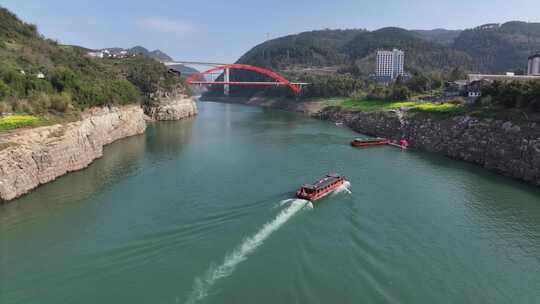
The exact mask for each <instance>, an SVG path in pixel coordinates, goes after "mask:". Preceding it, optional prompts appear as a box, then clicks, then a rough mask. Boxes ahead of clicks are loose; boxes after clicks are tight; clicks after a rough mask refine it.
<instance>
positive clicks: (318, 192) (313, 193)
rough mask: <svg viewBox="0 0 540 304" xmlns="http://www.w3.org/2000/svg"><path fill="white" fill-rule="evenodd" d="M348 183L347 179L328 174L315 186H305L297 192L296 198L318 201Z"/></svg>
mask: <svg viewBox="0 0 540 304" xmlns="http://www.w3.org/2000/svg"><path fill="white" fill-rule="evenodd" d="M345 182H346V179H345V177H343V176H341V175H338V174H328V175H326V176H325V177H324V178H322V179H320V180H318V181H316V182H315V183H313V184H307V185H303V186H302V187H300V189H298V191H296V197H298V198H300V199H305V200H308V201H312V202H314V201H317V200H320V199H321V198H323V197H325V196H327V195H328V194H330V193H332V191H334V190H336V189H337V188H339V187H340V186H342V185H343V184H344V183H345Z"/></svg>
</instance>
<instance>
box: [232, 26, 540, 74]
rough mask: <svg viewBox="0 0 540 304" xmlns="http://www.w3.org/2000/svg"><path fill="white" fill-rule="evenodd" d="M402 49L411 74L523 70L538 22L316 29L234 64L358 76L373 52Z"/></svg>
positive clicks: (538, 46)
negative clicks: (341, 70) (349, 70)
mask: <svg viewBox="0 0 540 304" xmlns="http://www.w3.org/2000/svg"><path fill="white" fill-rule="evenodd" d="M394 47H395V48H401V49H402V50H404V51H405V53H406V68H407V70H409V71H411V72H423V73H430V72H447V71H449V70H452V69H453V68H456V67H460V68H461V69H464V70H467V71H471V72H490V73H501V72H506V71H519V70H524V68H525V67H526V64H527V57H528V56H529V55H530V54H531V53H533V52H535V51H540V23H526V22H520V21H512V22H507V23H504V24H501V25H499V24H493V25H485V26H479V27H477V28H474V29H468V30H463V31H461V30H445V29H434V30H405V29H401V28H395V27H388V28H382V29H379V30H375V31H366V30H320V31H311V32H304V33H300V34H297V35H289V36H285V37H281V38H277V39H273V40H270V41H266V42H264V43H262V44H260V45H257V46H256V47H254V48H253V49H251V50H250V51H248V52H247V53H246V54H244V55H243V56H242V57H241V58H240V59H239V60H238V62H240V63H246V64H253V65H261V66H266V67H270V68H273V69H277V70H294V69H302V68H306V67H343V66H349V67H350V66H353V70H356V72H357V73H358V74H360V75H368V74H369V73H371V72H372V71H373V69H374V54H375V51H376V50H377V49H391V48H394Z"/></svg>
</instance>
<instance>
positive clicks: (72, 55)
mask: <svg viewBox="0 0 540 304" xmlns="http://www.w3.org/2000/svg"><path fill="white" fill-rule="evenodd" d="M87 51H88V50H87V49H84V48H81V47H77V46H65V45H61V44H59V43H58V42H56V41H53V40H49V39H45V38H43V37H42V36H41V35H40V34H39V33H38V31H37V28H36V26H34V25H32V24H27V23H24V22H22V21H21V20H19V19H18V18H17V17H16V16H15V15H14V14H12V13H11V12H9V11H8V10H7V9H4V8H0V114H1V113H2V112H11V111H13V112H25V113H34V114H37V113H38V114H44V113H56V114H59V113H65V112H77V111H78V110H80V109H84V108H87V107H90V106H96V105H107V104H127V103H138V102H145V101H146V100H148V99H147V97H148V96H150V94H152V93H153V92H155V91H156V90H158V89H172V88H173V87H178V86H182V84H181V80H180V78H178V77H176V76H174V75H173V74H171V73H168V69H167V68H166V67H165V66H163V65H162V64H160V63H158V62H157V61H155V60H153V59H151V58H149V57H147V56H134V57H130V58H126V59H94V58H89V57H88V56H87V55H86V53H87Z"/></svg>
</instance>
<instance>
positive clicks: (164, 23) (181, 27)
mask: <svg viewBox="0 0 540 304" xmlns="http://www.w3.org/2000/svg"><path fill="white" fill-rule="evenodd" d="M139 26H141V27H142V28H145V29H151V30H154V31H157V32H162V33H191V32H194V31H195V28H194V27H193V25H191V24H189V23H184V22H181V21H176V20H169V19H163V18H143V19H141V20H139Z"/></svg>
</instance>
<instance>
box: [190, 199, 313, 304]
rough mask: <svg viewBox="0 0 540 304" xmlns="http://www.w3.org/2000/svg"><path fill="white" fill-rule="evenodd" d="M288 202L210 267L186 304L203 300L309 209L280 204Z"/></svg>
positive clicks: (300, 203) (299, 202)
mask: <svg viewBox="0 0 540 304" xmlns="http://www.w3.org/2000/svg"><path fill="white" fill-rule="evenodd" d="M289 202H290V205H289V206H288V207H287V208H286V209H284V210H283V211H281V212H280V213H279V214H278V215H277V216H276V218H275V219H274V220H273V221H271V222H268V223H266V224H265V225H264V226H263V227H262V228H261V229H260V230H259V231H258V232H257V233H256V234H255V235H253V236H251V237H249V238H247V239H245V240H244V241H243V242H242V244H241V245H240V246H239V247H237V248H236V249H235V250H234V251H233V252H232V253H230V254H228V255H227V256H226V257H225V259H224V260H223V263H222V264H221V265H219V266H218V267H210V269H209V270H208V271H207V272H206V274H205V275H204V276H202V277H199V278H197V279H196V280H195V286H194V289H193V292H192V293H191V295H190V297H189V298H188V300H187V302H186V304H194V303H197V302H198V301H200V300H202V299H204V298H205V297H206V296H207V295H208V292H209V291H210V288H212V286H213V285H214V284H215V283H216V281H217V280H219V279H221V278H224V277H228V276H230V275H231V274H232V273H233V272H234V270H235V269H236V266H238V264H240V263H242V262H243V261H245V260H246V259H247V258H248V256H249V255H250V254H251V253H253V252H254V251H255V249H257V248H258V247H259V246H261V245H262V244H263V242H264V241H265V240H266V239H267V238H268V237H269V236H270V235H271V234H272V233H274V232H275V231H276V230H278V229H279V228H280V227H281V226H283V224H285V223H286V222H287V221H288V220H289V219H291V218H292V217H293V216H294V215H295V214H296V213H297V212H298V211H300V210H302V209H303V208H304V207H308V208H309V206H310V204H311V203H310V202H309V201H305V200H300V199H293V200H286V201H283V202H282V203H283V204H286V203H289ZM311 207H313V205H311Z"/></svg>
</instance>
